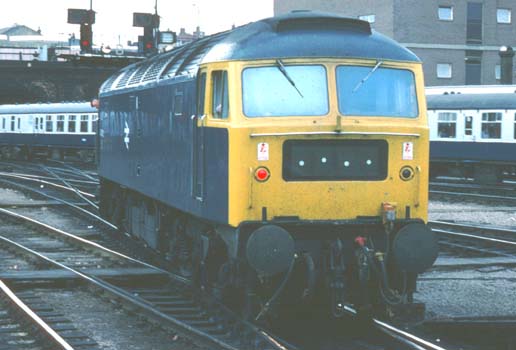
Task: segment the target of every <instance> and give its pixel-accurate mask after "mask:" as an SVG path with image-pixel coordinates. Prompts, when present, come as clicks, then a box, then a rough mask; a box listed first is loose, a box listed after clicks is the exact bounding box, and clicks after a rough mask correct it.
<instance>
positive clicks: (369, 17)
mask: <svg viewBox="0 0 516 350" xmlns="http://www.w3.org/2000/svg"><path fill="white" fill-rule="evenodd" d="M358 19H361V20H362V21H366V22H369V23H374V22H375V20H376V16H375V15H362V16H358Z"/></svg>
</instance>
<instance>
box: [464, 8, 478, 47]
mask: <svg viewBox="0 0 516 350" xmlns="http://www.w3.org/2000/svg"><path fill="white" fill-rule="evenodd" d="M466 43H468V44H482V3H478V2H468V12H467V21H466Z"/></svg>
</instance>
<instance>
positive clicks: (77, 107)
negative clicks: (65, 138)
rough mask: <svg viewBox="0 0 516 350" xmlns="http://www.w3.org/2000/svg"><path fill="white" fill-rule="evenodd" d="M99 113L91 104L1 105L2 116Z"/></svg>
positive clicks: (0, 112)
mask: <svg viewBox="0 0 516 350" xmlns="http://www.w3.org/2000/svg"><path fill="white" fill-rule="evenodd" d="M39 113H51V114H52V113H97V109H96V108H94V107H92V106H91V105H90V103H89V102H61V103H26V104H15V105H0V114H39Z"/></svg>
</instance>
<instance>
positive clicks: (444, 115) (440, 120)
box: [437, 111, 458, 140]
mask: <svg viewBox="0 0 516 350" xmlns="http://www.w3.org/2000/svg"><path fill="white" fill-rule="evenodd" d="M457 118H458V113H457V112H454V111H440V112H437V137H438V138H440V139H445V140H446V139H457V132H458V128H457V127H458V125H457ZM440 124H455V134H454V135H450V136H441V135H440V133H439V126H440Z"/></svg>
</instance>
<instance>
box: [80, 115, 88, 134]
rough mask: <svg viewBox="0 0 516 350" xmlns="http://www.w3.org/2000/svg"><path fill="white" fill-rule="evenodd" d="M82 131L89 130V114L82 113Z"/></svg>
mask: <svg viewBox="0 0 516 350" xmlns="http://www.w3.org/2000/svg"><path fill="white" fill-rule="evenodd" d="M80 128H81V129H80V130H81V132H88V116H87V115H81V126H80Z"/></svg>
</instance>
